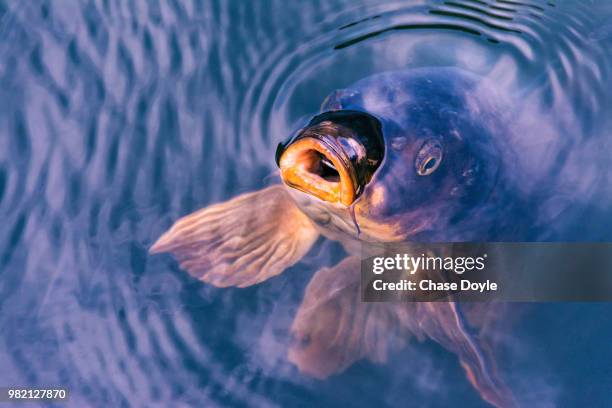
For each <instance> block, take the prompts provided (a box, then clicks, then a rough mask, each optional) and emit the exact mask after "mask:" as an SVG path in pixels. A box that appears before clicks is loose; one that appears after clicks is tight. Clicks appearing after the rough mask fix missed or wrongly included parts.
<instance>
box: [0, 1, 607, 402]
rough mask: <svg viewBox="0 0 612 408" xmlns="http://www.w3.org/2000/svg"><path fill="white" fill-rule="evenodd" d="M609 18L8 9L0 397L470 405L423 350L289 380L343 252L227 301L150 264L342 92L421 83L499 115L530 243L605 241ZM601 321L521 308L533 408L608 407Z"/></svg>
mask: <svg viewBox="0 0 612 408" xmlns="http://www.w3.org/2000/svg"><path fill="white" fill-rule="evenodd" d="M611 15H612V7H611V6H610V4H609V3H608V2H606V1H604V0H601V1H564V2H561V1H543V0H529V1H528V0H524V1H518V0H516V1H515V0H513V1H510V0H498V1H493V0H487V1H480V0H478V1H477V0H454V1H405V2H399V1H394V2H376V1H371V2H364V3H363V4H359V5H357V4H355V2H351V1H334V2H323V1H321V2H308V4H305V3H304V2H297V1H294V2H288V1H274V2H273V3H270V2H265V4H264V3H263V2H223V1H219V2H217V1H215V2H198V1H193V2H182V1H167V2H157V1H133V2H119V1H99V2H94V1H82V2H79V4H78V5H76V4H68V3H67V2H62V1H57V2H51V1H47V2H38V3H26V2H11V1H4V2H0V34H1V38H2V42H1V43H0V56H1V59H0V78H1V81H0V84H1V86H0V93H1V97H0V118H1V120H0V129H1V130H0V135H2V137H3V141H4V143H3V148H2V149H0V216H1V217H2V220H3V228H2V229H0V311H1V315H0V332H1V333H2V337H1V339H0V365H1V366H2V367H3V370H2V373H1V374H0V386H2V385H42V384H57V385H64V386H68V387H69V388H70V389H71V390H72V394H71V405H73V406H109V405H111V406H117V405H135V406H151V405H155V404H159V405H162V406H167V405H170V404H172V405H178V406H180V405H181V404H182V405H246V404H248V405H305V404H308V403H312V402H314V401H316V402H317V403H319V404H321V405H326V406H327V405H334V404H347V403H350V404H351V405H356V406H370V405H373V404H375V403H378V404H380V403H382V404H383V405H392V404H397V403H407V404H410V405H412V404H414V405H417V406H420V405H425V406H449V405H450V404H453V403H456V402H457V401H461V402H462V406H464V405H465V406H484V402H482V400H481V399H480V397H479V396H478V395H477V394H476V393H475V391H474V390H473V389H472V388H471V387H470V385H469V383H468V381H467V380H466V379H465V376H464V374H463V372H462V369H461V367H460V366H459V365H458V364H457V361H456V358H455V357H454V356H453V355H451V354H450V353H447V352H446V351H445V350H443V349H442V348H440V347H439V346H437V345H435V344H431V343H417V342H414V343H411V344H410V346H409V347H408V348H405V349H404V350H403V351H401V352H400V353H399V354H397V355H395V356H394V358H393V360H392V361H391V362H390V363H389V364H386V365H377V364H372V363H368V362H363V361H362V362H358V363H357V364H355V365H353V366H351V367H350V368H349V369H348V370H347V371H346V372H345V373H343V374H341V375H339V376H335V377H331V378H330V379H328V380H326V381H317V380H313V379H311V378H308V377H305V376H303V375H301V374H299V373H298V372H297V370H296V369H295V368H294V367H293V366H292V365H291V364H290V363H288V362H287V360H286V352H287V348H288V344H287V341H288V340H287V339H288V331H289V327H290V324H291V321H292V319H293V316H294V314H295V312H296V309H297V306H298V305H299V302H300V300H301V298H302V296H303V291H304V288H305V286H306V284H307V283H308V281H309V280H310V277H311V276H312V275H313V273H314V272H315V271H316V270H318V269H319V268H320V267H322V266H325V265H333V264H335V263H337V262H338V261H339V260H340V259H342V258H343V257H344V256H343V254H342V253H341V251H340V249H339V247H338V246H337V244H334V243H331V242H319V243H318V244H317V245H316V246H315V248H314V249H313V251H311V252H310V253H309V254H308V255H307V256H306V259H305V260H303V261H302V262H301V263H300V264H298V265H297V266H295V267H293V268H291V270H289V271H288V272H286V273H285V274H283V275H280V276H279V277H276V278H274V279H271V280H269V281H267V282H265V283H263V284H261V285H258V286H254V287H251V288H248V289H223V290H220V289H216V288H213V287H211V286H208V285H203V284H201V283H200V282H198V281H195V280H193V279H191V278H189V276H187V275H186V274H185V273H183V272H182V271H180V270H179V269H178V267H177V265H176V263H175V262H174V261H173V260H172V259H171V258H169V257H149V256H148V255H147V248H148V246H149V245H150V244H151V243H152V242H153V240H155V239H156V238H157V237H158V236H159V234H160V233H161V232H162V231H163V230H165V229H166V228H167V227H168V226H169V225H170V223H171V222H172V221H173V220H175V219H177V218H178V217H179V216H181V215H184V214H187V213H189V212H191V211H193V210H195V209H197V208H199V207H203V206H205V205H208V204H210V203H213V202H218V201H221V200H225V199H228V198H230V197H233V196H235V195H237V194H239V193H242V192H245V191H250V190H255V189H258V188H261V187H262V186H264V185H265V184H267V183H272V182H274V176H273V175H274V174H275V166H274V149H275V148H276V145H277V143H278V142H279V141H281V140H284V139H285V138H286V136H287V135H288V134H289V133H290V132H291V131H292V130H293V129H295V127H296V126H300V125H302V124H303V122H304V120H305V119H306V118H308V117H309V116H310V115H312V114H313V113H315V112H316V111H317V110H318V107H319V105H320V103H321V101H322V100H323V98H324V97H325V96H326V95H327V94H328V93H329V92H331V91H332V90H334V89H339V88H343V87H346V86H348V85H350V84H351V83H353V82H355V81H356V80H358V79H361V78H363V77H366V76H368V75H370V74H373V73H377V72H382V71H389V70H394V69H399V68H411V67H422V66H457V67H461V68H464V69H467V70H469V71H472V72H475V73H477V74H479V75H481V76H483V77H486V78H487V79H489V80H492V81H494V82H495V83H496V84H497V85H498V86H499V87H500V89H501V90H502V92H503V94H504V97H506V98H509V99H510V100H512V101H513V105H514V106H516V107H517V109H516V112H510V114H512V115H515V116H516V121H515V123H516V124H517V129H516V131H517V133H518V134H520V135H523V137H522V138H521V139H520V140H519V142H518V143H519V146H520V150H521V151H522V152H523V153H524V154H522V155H521V157H520V158H519V160H518V161H517V169H518V168H520V169H521V172H520V173H519V174H520V177H521V180H523V181H524V185H525V188H529V189H530V190H538V191H541V197H542V200H541V203H543V208H538V211H539V212H538V214H541V215H542V217H543V218H542V219H541V221H542V225H547V227H546V228H542V231H541V232H540V233H539V235H538V238H539V239H541V240H610V238H611V232H610V231H612V228H610V227H611V225H610V219H612V218H610V215H612V214H610V209H609V206H608V205H606V203H607V202H609V200H610V195H611V194H612V192H611V191H610V184H609V182H608V180H609V177H610V169H611V168H612V166H610V164H609V157H610V148H611V145H610V140H611V139H610V136H611V135H610V128H611V123H610V120H611V119H610V117H609V114H608V112H609V110H610V107H611V106H612V100H611V97H610V95H609V93H608V92H607V90H608V88H609V86H607V85H608V83H609V78H610V70H611V68H612V66H611V65H612V57H611V56H610V53H609V49H610V46H611V45H612V35H611V34H610V33H611V30H610V23H609V21H610V16H611ZM270 176H272V177H270ZM609 310H610V309H609V306H607V305H577V304H563V305H561V304H558V305H539V306H533V305H532V306H530V308H528V311H526V312H525V313H524V315H523V316H522V319H521V320H519V321H517V322H516V323H515V324H514V326H513V330H512V331H511V332H509V333H503V334H502V333H500V334H499V335H498V336H499V337H500V338H499V339H497V342H498V343H499V344H500V347H501V348H502V353H501V354H502V358H501V359H500V361H499V362H498V365H499V368H500V370H501V371H503V372H504V373H505V374H506V377H507V378H508V382H509V383H510V385H511V386H512V388H513V389H514V390H515V392H516V393H517V394H518V395H520V396H521V398H522V400H523V401H525V403H528V404H531V405H533V404H536V403H539V404H541V405H546V406H551V405H559V406H578V405H588V406H606V405H609V404H610V402H611V399H610V398H611V397H610V393H609V389H610V387H609V385H610V382H611V381H612V378H611V376H610V372H609V366H610V361H612V360H611V359H612V354H611V352H610V349H609V339H610V336H612V332H611V331H610V329H609V327H611V326H610V323H612V322H611V321H610V313H609ZM355 390H359V395H358V398H356V395H355ZM579 398H580V399H579Z"/></svg>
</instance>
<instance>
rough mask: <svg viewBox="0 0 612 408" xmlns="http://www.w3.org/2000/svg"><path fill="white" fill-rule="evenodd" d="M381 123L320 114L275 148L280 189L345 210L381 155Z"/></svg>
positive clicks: (362, 116) (350, 114)
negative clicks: (307, 195)
mask: <svg viewBox="0 0 612 408" xmlns="http://www.w3.org/2000/svg"><path fill="white" fill-rule="evenodd" d="M384 151H385V147H384V140H383V137H382V127H381V123H380V122H379V121H378V119H376V118H375V117H373V116H372V115H370V114H368V113H365V112H360V111H353V110H339V111H329V112H323V113H321V114H319V115H317V116H315V117H314V118H312V120H311V121H310V123H309V124H308V126H307V127H305V128H303V129H302V130H300V131H299V132H297V133H295V134H294V135H292V136H291V138H290V139H289V140H288V141H287V142H286V143H281V144H279V146H278V148H277V149H276V162H277V164H278V166H279V167H280V171H281V177H282V179H283V181H284V182H285V184H286V185H288V186H289V187H293V188H295V189H297V190H301V191H303V192H305V193H307V194H310V195H312V196H314V197H317V198H319V199H321V200H324V201H328V202H331V203H338V204H342V205H345V206H350V205H351V204H353V202H354V201H355V200H356V199H357V197H359V195H360V194H361V193H362V192H363V190H364V188H365V186H366V184H367V183H368V182H369V181H370V179H371V178H372V176H373V174H374V172H375V171H376V169H377V168H378V166H379V164H380V163H381V161H382V159H383V157H384Z"/></svg>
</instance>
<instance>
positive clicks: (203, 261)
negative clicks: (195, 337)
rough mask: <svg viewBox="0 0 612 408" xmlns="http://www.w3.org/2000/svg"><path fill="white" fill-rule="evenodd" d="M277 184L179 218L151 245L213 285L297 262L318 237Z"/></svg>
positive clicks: (261, 276)
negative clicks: (171, 256) (170, 254)
mask: <svg viewBox="0 0 612 408" xmlns="http://www.w3.org/2000/svg"><path fill="white" fill-rule="evenodd" d="M318 235H319V234H318V232H317V231H316V229H315V227H314V226H313V224H312V223H311V222H310V220H309V219H308V218H307V217H306V216H305V215H304V214H303V213H302V212H301V211H300V210H299V209H298V208H297V206H296V205H295V203H294V202H293V201H292V200H291V198H290V197H289V195H288V194H287V192H286V191H285V190H284V188H283V187H282V186H272V187H268V188H266V189H264V190H261V191H256V192H253V193H247V194H243V195H240V196H238V197H236V198H234V199H232V200H229V201H227V202H224V203H220V204H215V205H211V206H210V207H206V208H203V209H201V210H199V211H196V212H195V213H193V214H190V215H188V216H186V217H183V218H181V219H180V220H178V221H177V222H176V223H175V224H174V225H173V226H172V228H170V229H169V230H168V231H167V232H166V233H164V234H163V235H162V236H161V237H160V238H159V240H158V241H157V242H156V243H155V244H154V245H153V246H152V247H151V249H150V252H151V253H158V252H170V253H172V254H173V255H174V256H175V257H176V258H177V260H178V261H179V262H180V266H181V268H183V269H185V270H187V271H188V272H189V273H190V274H191V275H193V276H195V277H197V278H199V279H201V280H202V281H204V282H208V283H211V284H213V285H215V286H220V287H227V286H238V287H245V286H250V285H254V284H256V283H259V282H262V281H264V280H266V279H268V278H271V277H273V276H276V275H278V274H280V273H281V272H283V271H284V270H285V269H286V268H288V267H290V266H291V265H293V264H295V263H296V262H298V261H299V260H300V259H301V258H302V257H303V256H304V255H305V254H306V252H308V250H309V249H310V247H311V246H312V244H313V243H314V242H315V241H316V239H317V237H318Z"/></svg>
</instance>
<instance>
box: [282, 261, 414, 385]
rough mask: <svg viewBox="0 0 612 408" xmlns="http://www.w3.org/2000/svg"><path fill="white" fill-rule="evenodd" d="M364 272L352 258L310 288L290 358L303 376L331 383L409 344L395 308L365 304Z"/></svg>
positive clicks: (320, 275)
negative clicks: (359, 364)
mask: <svg viewBox="0 0 612 408" xmlns="http://www.w3.org/2000/svg"><path fill="white" fill-rule="evenodd" d="M359 268H360V261H359V258H357V257H348V258H346V259H345V260H343V261H342V262H340V263H339V264H338V265H336V266H334V267H332V268H323V269H321V270H319V271H318V272H317V273H316V274H315V276H314V277H313V279H312V280H311V282H310V283H309V285H308V287H307V288H306V294H305V296H304V300H303V302H302V305H301V306H300V308H299V310H298V312H297V315H296V317H295V320H294V322H293V326H292V328H291V331H292V335H293V338H294V342H293V344H292V346H291V347H290V349H289V356H288V358H289V361H291V362H292V363H294V364H295V365H297V366H298V368H299V369H300V371H302V372H304V373H306V374H308V375H311V376H313V377H316V378H325V377H327V376H329V375H331V374H335V373H338V372H341V371H343V370H345V369H346V368H348V367H349V366H350V365H351V364H352V363H354V362H355V361H357V360H360V359H363V358H368V359H370V360H372V361H376V362H383V361H386V359H387V357H388V355H389V354H390V353H391V352H392V351H394V350H398V349H400V348H402V347H403V346H404V345H405V343H406V341H407V339H408V333H407V332H406V331H405V328H404V327H402V326H401V325H399V324H398V321H397V319H396V317H395V316H394V315H393V313H392V308H393V305H389V304H382V303H364V302H362V301H361V293H360V272H359ZM390 312H391V313H390Z"/></svg>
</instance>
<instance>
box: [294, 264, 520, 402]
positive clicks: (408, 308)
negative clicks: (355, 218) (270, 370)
mask: <svg viewBox="0 0 612 408" xmlns="http://www.w3.org/2000/svg"><path fill="white" fill-rule="evenodd" d="M472 307H473V308H476V309H479V310H476V309H474V310H472V312H473V313H472V314H473V315H474V316H473V317H477V315H481V316H483V313H484V312H487V311H488V310H489V309H490V307H491V306H490V305H487V304H475V305H473V306H472ZM470 329H472V328H471V327H468V326H467V321H466V319H465V317H464V316H463V313H462V312H461V308H460V306H459V305H457V304H456V303H454V302H451V301H439V302H405V303H393V302H388V303H387V302H377V303H366V302H363V301H362V300H361V291H360V262H359V259H358V258H357V257H349V258H346V259H345V260H343V261H342V262H340V263H339V264H338V265H336V266H334V267H332V268H323V269H321V270H319V271H318V272H317V273H316V274H315V276H314V277H313V279H312V280H311V282H310V283H309V285H308V287H307V288H306V294H305V296H304V300H303V302H302V305H301V306H300V308H299V309H298V312H297V315H296V317H295V320H294V322H293V325H292V328H291V330H292V335H293V337H294V342H293V344H292V345H291V347H290V348H289V356H288V358H289V360H290V361H291V362H292V363H294V364H295V365H297V367H298V368H299V369H300V371H302V372H303V373H305V374H308V375H311V376H313V377H316V378H325V377H327V376H329V375H331V374H335V373H339V372H341V371H343V370H345V369H346V368H348V367H349V366H350V365H351V364H352V363H353V362H355V361H357V360H360V359H364V358H366V359H369V360H371V361H374V362H385V361H387V360H388V358H389V357H390V356H391V355H392V354H393V353H394V352H397V351H399V350H401V349H402V348H403V347H404V346H405V345H406V343H407V341H408V340H409V339H410V338H411V337H415V338H418V339H420V340H424V339H427V338H429V339H432V340H434V341H436V342H438V343H439V344H440V345H442V346H443V347H445V348H446V349H448V350H450V351H452V352H454V353H455V354H456V355H457V356H458V357H459V360H460V362H461V365H462V366H463V367H464V369H465V371H466V373H467V376H468V379H469V380H470V382H471V383H472V384H473V385H474V387H475V388H476V389H477V390H478V391H479V393H480V394H481V395H482V397H483V398H484V399H486V400H487V401H489V402H490V403H491V404H493V405H495V406H500V407H501V406H503V407H506V406H507V407H511V406H515V405H516V404H515V401H514V397H513V395H512V392H511V391H510V390H509V389H508V387H507V386H506V385H505V384H504V383H503V381H502V380H501V379H500V378H499V376H498V373H497V372H496V370H495V365H494V361H493V360H492V358H491V357H492V356H491V355H490V354H489V353H487V352H486V348H485V347H483V344H482V342H481V339H479V336H478V335H477V333H471V332H470ZM473 329H476V328H473Z"/></svg>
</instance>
